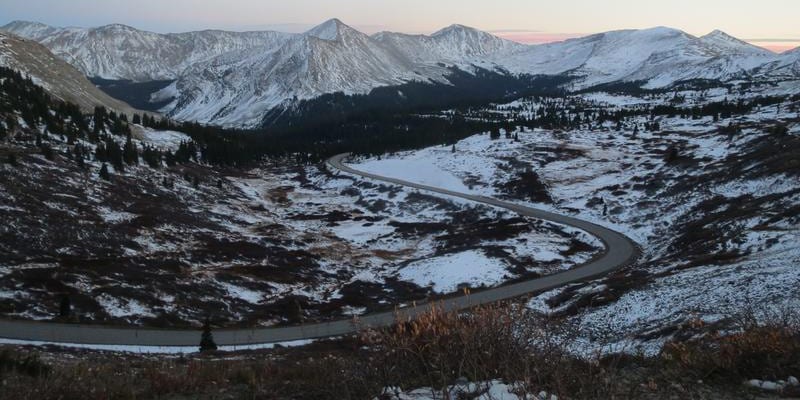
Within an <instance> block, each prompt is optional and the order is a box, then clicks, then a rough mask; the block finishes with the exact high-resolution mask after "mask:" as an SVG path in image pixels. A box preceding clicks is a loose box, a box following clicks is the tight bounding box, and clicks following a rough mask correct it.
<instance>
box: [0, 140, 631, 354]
mask: <svg viewBox="0 0 800 400" xmlns="http://www.w3.org/2000/svg"><path fill="white" fill-rule="evenodd" d="M346 157H347V155H346V154H340V155H337V156H335V157H332V158H331V159H330V160H328V164H329V165H330V166H332V167H334V168H336V169H338V170H340V171H342V172H344V173H347V174H352V175H357V176H361V177H364V178H368V179H374V180H378V181H383V182H387V183H392V184H396V185H402V186H407V187H412V188H416V189H420V190H425V191H429V192H434V193H439V194H444V195H448V196H453V197H459V198H462V199H467V200H470V201H474V202H477V203H484V204H488V205H490V206H494V207H499V208H504V209H508V210H511V211H513V212H516V213H518V214H520V215H523V216H526V217H533V218H538V219H543V220H547V221H551V222H555V223H559V224H564V225H569V226H572V227H575V228H578V229H581V230H583V231H586V232H588V233H590V234H592V235H594V236H596V237H597V238H599V239H600V240H601V241H602V242H603V244H604V246H605V251H604V252H603V253H602V255H600V256H599V257H595V258H594V259H592V260H591V261H589V262H588V263H586V264H583V265H581V266H578V267H575V268H573V269H571V270H568V271H564V272H559V273H556V274H553V275H549V276H545V277H541V278H537V279H532V280H529V281H525V282H519V283H514V284H510V285H506V286H501V287H496V288H493V289H487V290H483V291H480V292H476V293H472V294H471V295H469V296H460V297H454V298H449V299H446V300H442V301H441V302H439V303H437V304H439V307H441V308H442V309H444V310H448V311H449V310H462V309H466V308H469V307H472V306H475V305H480V304H487V303H493V302H497V301H501V300H507V299H512V298H515V297H519V296H522V295H526V294H529V293H535V292H541V291H545V290H549V289H553V288H556V287H558V286H562V285H565V284H569V283H573V282H578V281H584V280H588V279H591V278H596V277H599V276H602V275H605V274H607V273H609V272H611V271H614V270H615V269H618V268H620V267H622V266H625V265H627V264H629V263H631V262H633V261H634V260H635V259H636V258H637V257H638V255H639V252H638V248H637V246H636V244H635V243H634V242H633V241H632V240H631V239H629V238H627V237H626V236H625V235H623V234H621V233H618V232H615V231H613V230H610V229H608V228H605V227H602V226H599V225H596V224H593V223H591V222H587V221H583V220H580V219H577V218H573V217H569V216H565V215H560V214H555V213H552V212H547V211H543V210H538V209H535V208H530V207H525V206H521V205H518V204H514V203H510V202H506V201H501V200H497V199H494V198H489V197H484V196H478V195H472V194H467V193H459V192H453V191H450V190H446V189H441V188H436V187H432V186H427V185H421V184H417V183H413V182H407V181H403V180H400V179H393V178H387V177H383V176H379V175H375V174H370V173H366V172H361V171H358V170H355V169H353V168H350V167H348V166H346V165H344V164H343V160H344V159H345V158H346ZM427 309H429V306H428V305H425V304H420V305H417V306H416V307H408V308H403V309H401V310H399V312H400V313H401V314H402V315H403V316H407V317H414V316H415V315H417V314H420V313H423V312H425V311H426V310H427ZM395 320H396V314H395V313H394V312H384V313H376V314H370V315H366V316H362V317H360V318H359V320H358V321H359V322H358V326H356V324H354V321H353V320H339V321H331V322H325V323H313V324H308V325H303V326H291V327H279V328H254V329H219V330H215V331H214V339H215V341H216V342H217V344H218V345H220V346H251V345H258V344H267V343H278V342H289V341H297V340H305V339H317V338H324V337H329V336H338V335H344V334H349V333H353V332H355V331H356V330H358V329H359V328H363V327H382V326H388V325H391V324H393V323H394V322H395ZM0 338H5V339H12V340H24V341H35V342H47V343H71V344H81V345H87V347H91V346H101V347H102V346H135V347H147V346H191V347H195V346H197V345H198V344H199V343H200V332H199V331H194V330H171V329H153V328H141V329H140V328H125V327H110V326H100V325H80V324H63V323H53V322H34V321H10V320H4V321H0Z"/></svg>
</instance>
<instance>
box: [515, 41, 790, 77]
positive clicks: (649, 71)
mask: <svg viewBox="0 0 800 400" xmlns="http://www.w3.org/2000/svg"><path fill="white" fill-rule="evenodd" d="M776 58H777V55H775V54H774V53H771V52H769V51H767V50H765V49H761V48H758V47H755V46H752V45H750V44H748V43H745V42H741V41H739V40H738V39H735V38H733V37H731V36H729V35H727V34H725V33H723V32H720V31H715V32H712V33H711V34H709V35H706V36H704V37H702V38H697V37H694V36H691V35H689V34H687V33H685V32H682V31H679V30H675V29H671V28H665V27H658V28H652V29H643V30H623V31H612V32H606V33H601V34H597V35H592V36H588V37H585V38H579V39H573V40H568V41H565V42H561V43H554V44H547V45H540V46H532V47H530V48H529V49H527V50H526V51H523V52H520V53H517V54H514V55H513V56H512V57H511V58H510V59H509V60H508V62H507V63H506V67H507V68H508V69H509V70H510V71H512V72H516V73H530V74H564V73H568V74H571V75H575V76H577V77H579V80H578V81H577V82H576V83H575V85H576V87H577V88H584V87H590V86H593V85H598V84H603V83H610V82H617V81H645V82H647V84H646V86H649V87H664V86H669V85H671V84H673V83H675V82H678V81H681V80H691V79H726V78H731V77H733V76H737V75H741V74H743V73H746V72H748V71H750V70H752V69H754V68H757V67H758V66H760V65H763V64H765V63H768V62H771V61H774V60H775V59H776Z"/></svg>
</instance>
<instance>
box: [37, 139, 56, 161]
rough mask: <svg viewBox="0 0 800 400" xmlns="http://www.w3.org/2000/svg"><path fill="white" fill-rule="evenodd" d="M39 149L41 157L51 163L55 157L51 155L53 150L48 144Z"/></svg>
mask: <svg viewBox="0 0 800 400" xmlns="http://www.w3.org/2000/svg"><path fill="white" fill-rule="evenodd" d="M40 149H41V151H42V155H43V156H44V158H46V159H48V160H50V161H53V159H54V158H55V155H54V154H53V148H52V147H50V145H49V144H46V143H44V144H42V145H41V147H40Z"/></svg>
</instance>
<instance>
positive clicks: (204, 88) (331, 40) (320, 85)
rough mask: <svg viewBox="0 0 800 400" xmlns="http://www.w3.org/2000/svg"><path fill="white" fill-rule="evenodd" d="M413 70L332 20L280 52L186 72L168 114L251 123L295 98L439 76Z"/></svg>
mask: <svg viewBox="0 0 800 400" xmlns="http://www.w3.org/2000/svg"><path fill="white" fill-rule="evenodd" d="M413 67H414V65H413V63H411V62H410V61H409V60H407V59H405V58H404V57H403V56H402V55H399V54H397V53H395V52H392V51H391V50H390V49H387V48H385V47H384V46H382V45H381V44H380V43H378V42H377V41H375V40H374V39H372V38H370V37H369V36H367V35H365V34H363V33H361V32H358V31H356V30H354V29H352V28H350V27H348V26H347V25H345V24H343V23H341V22H340V21H338V20H331V21H328V22H325V23H323V24H322V25H320V26H317V27H315V28H314V29H312V30H310V31H308V32H306V33H305V34H303V35H299V36H296V37H293V38H291V39H290V40H288V41H287V42H286V43H285V44H284V45H283V46H281V47H280V48H278V49H276V50H261V49H252V50H248V51H242V52H236V53H230V54H226V55H223V56H220V57H217V58H215V59H213V60H211V61H208V62H206V63H200V64H197V65H195V66H193V67H191V68H189V69H188V70H186V71H185V72H184V73H183V74H182V75H181V76H180V77H179V79H178V80H177V82H176V83H175V84H174V85H173V86H172V87H171V88H168V89H167V90H166V92H168V93H169V94H171V95H173V96H175V97H176V98H177V100H176V101H175V102H174V103H173V104H172V105H171V106H169V107H168V108H167V109H168V110H169V113H170V115H172V116H174V117H175V118H178V119H191V120H198V121H201V122H214V123H220V124H224V125H245V126H253V125H257V124H258V123H259V122H260V120H261V118H262V117H263V115H264V113H266V111H268V110H269V109H271V108H273V107H275V106H277V105H279V104H282V103H285V102H287V101H291V100H292V99H309V98H314V97H317V96H320V95H322V94H325V93H333V92H344V93H348V94H353V93H366V92H369V91H370V90H371V89H373V88H376V87H380V86H390V85H399V84H402V83H404V82H407V81H409V80H414V79H418V80H425V79H427V78H433V77H434V75H428V76H421V75H418V74H417V73H416V72H415V70H414V68H413ZM439 70H440V73H439V79H441V74H442V73H443V69H442V68H440V69H439ZM170 92H171V93H170Z"/></svg>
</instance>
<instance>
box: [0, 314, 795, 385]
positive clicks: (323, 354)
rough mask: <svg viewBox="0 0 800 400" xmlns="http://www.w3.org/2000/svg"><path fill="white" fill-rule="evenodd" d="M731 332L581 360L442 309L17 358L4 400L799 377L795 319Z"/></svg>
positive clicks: (521, 322)
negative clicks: (179, 345) (281, 332)
mask: <svg viewBox="0 0 800 400" xmlns="http://www.w3.org/2000/svg"><path fill="white" fill-rule="evenodd" d="M776 315H777V314H776ZM732 323H733V325H731V326H730V328H731V329H733V330H732V331H731V332H734V333H730V334H727V335H722V334H720V333H717V332H714V330H713V329H700V330H699V331H704V332H705V333H704V334H702V335H697V336H696V337H694V338H692V339H690V340H684V341H680V342H679V341H674V342H670V343H667V344H666V345H665V346H664V349H663V351H662V352H661V353H660V354H658V355H656V356H649V357H648V356H644V355H636V354H613V355H597V356H590V357H582V358H578V357H576V356H575V355H574V352H573V351H570V346H571V344H572V343H574V342H573V341H572V340H571V335H570V329H569V327H568V326H566V325H564V324H562V323H561V322H560V321H555V320H551V319H547V318H544V317H541V316H538V315H535V314H533V313H531V312H529V311H527V310H525V309H523V308H520V307H518V306H515V305H499V306H491V307H484V308H481V309H477V310H474V311H473V312H470V313H461V314H454V313H443V312H440V311H438V310H432V311H431V312H430V313H428V314H427V315H425V316H424V317H422V318H420V319H418V320H414V321H408V322H405V323H402V324H399V325H398V326H396V327H395V328H392V329H385V330H377V331H375V330H365V331H364V332H363V333H362V334H361V335H359V336H358V337H355V338H346V339H342V340H336V341H329V342H318V343H315V344H313V345H310V346H307V347H303V348H296V349H286V348H277V349H275V350H270V351H261V352H245V353H238V354H205V355H196V356H188V357H185V356H176V357H172V358H166V359H165V358H163V357H158V358H155V357H153V358H151V357H148V356H134V355H118V354H104V353H97V352H82V353H80V352H79V353H78V354H76V353H74V352H63V351H61V350H55V349H50V350H49V351H45V352H41V350H39V349H17V348H7V349H5V350H3V351H2V352H1V353H0V375H2V376H1V377H0V382H2V390H0V398H3V399H21V398H37V399H111V398H114V399H116V398H122V399H134V398H135V399H142V398H167V399H185V398H208V399H218V398H259V399H260V398H264V399H272V398H281V399H293V398H304V399H370V398H390V397H391V396H390V393H389V391H388V390H387V388H402V389H406V390H407V389H413V388H419V387H429V388H432V391H433V392H434V393H444V392H443V391H444V390H446V389H447V388H448V387H449V386H451V385H453V384H454V383H455V382H458V381H464V380H467V381H472V382H485V381H489V380H492V379H501V380H503V381H504V382H509V383H513V384H514V387H516V388H517V389H518V391H519V394H520V395H525V394H531V395H535V394H538V393H540V392H542V391H546V392H547V393H550V394H555V395H557V396H558V398H561V399H564V398H568V399H597V398H603V399H614V398H619V399H623V398H647V399H651V398H746V397H750V395H753V394H757V393H759V392H755V391H753V389H749V388H747V387H746V386H745V385H743V383H742V382H744V381H746V380H749V379H753V378H757V379H766V380H775V381H777V380H781V379H786V378H787V377H789V376H797V375H800V324H798V318H797V315H796V314H791V313H783V314H781V315H780V317H778V316H774V317H772V318H770V319H769V320H768V321H767V322H763V321H762V322H757V321H756V319H754V318H751V317H749V318H739V319H737V320H736V321H733V322H732ZM702 325H703V324H701V323H699V322H698V323H697V324H696V326H694V328H698V329H699V328H702V327H703V326H702ZM480 387H481V386H480V385H478V388H479V389H478V390H479V391H480ZM797 389H798V388H797V387H790V386H788V387H787V388H786V389H784V390H783V392H782V393H778V392H775V393H774V394H775V395H786V396H788V395H797V394H800V393H796V392H792V390H797Z"/></svg>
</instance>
